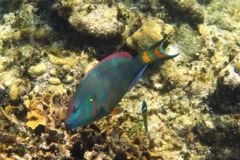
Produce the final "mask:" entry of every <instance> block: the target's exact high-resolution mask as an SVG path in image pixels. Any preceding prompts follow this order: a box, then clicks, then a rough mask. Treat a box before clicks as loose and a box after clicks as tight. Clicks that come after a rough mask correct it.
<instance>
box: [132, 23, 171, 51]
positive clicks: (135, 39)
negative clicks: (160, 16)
mask: <svg viewBox="0 0 240 160" xmlns="http://www.w3.org/2000/svg"><path fill="white" fill-rule="evenodd" d="M173 31H174V29H173V27H172V26H170V25H167V24H165V23H164V22H163V21H161V20H149V21H146V22H144V23H143V25H142V27H141V28H140V29H138V30H137V31H136V32H134V33H133V35H132V36H131V37H129V38H127V45H128V46H129V47H130V48H132V49H137V51H138V52H139V53H141V52H143V51H144V50H145V49H146V48H148V47H149V46H151V45H153V44H154V43H156V42H158V41H160V40H161V39H163V36H164V35H167V34H169V33H171V32H173Z"/></svg>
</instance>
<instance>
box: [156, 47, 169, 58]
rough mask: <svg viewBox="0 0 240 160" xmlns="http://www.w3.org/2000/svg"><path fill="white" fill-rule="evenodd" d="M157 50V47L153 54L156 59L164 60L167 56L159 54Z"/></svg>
mask: <svg viewBox="0 0 240 160" xmlns="http://www.w3.org/2000/svg"><path fill="white" fill-rule="evenodd" d="M158 48H159V46H157V47H156V48H155V49H154V54H155V55H156V56H157V57H158V58H166V57H167V56H164V55H163V54H162V53H161V52H159V50H158Z"/></svg>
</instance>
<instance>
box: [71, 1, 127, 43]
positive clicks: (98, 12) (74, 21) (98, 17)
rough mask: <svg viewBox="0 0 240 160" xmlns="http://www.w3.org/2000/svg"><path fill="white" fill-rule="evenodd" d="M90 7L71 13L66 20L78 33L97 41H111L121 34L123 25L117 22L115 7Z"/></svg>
mask: <svg viewBox="0 0 240 160" xmlns="http://www.w3.org/2000/svg"><path fill="white" fill-rule="evenodd" d="M90 7H91V5H90V6H89V7H84V8H85V10H81V11H75V12H72V13H71V16H70V17H69V19H68V20H69V23H70V24H71V25H72V26H73V27H74V28H75V29H76V30H77V31H78V32H79V33H81V34H82V35H86V36H91V37H94V38H98V39H111V38H113V37H116V36H119V35H120V34H121V32H122V30H123V27H124V25H123V23H122V22H120V21H119V20H118V17H117V15H118V10H117V8H116V7H114V6H112V7H108V6H107V5H105V4H103V5H94V6H93V8H90Z"/></svg>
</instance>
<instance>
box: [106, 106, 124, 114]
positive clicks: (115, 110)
mask: <svg viewBox="0 0 240 160" xmlns="http://www.w3.org/2000/svg"><path fill="white" fill-rule="evenodd" d="M122 112H124V109H123V108H121V107H115V108H114V109H113V110H112V112H111V113H110V114H109V116H115V115H118V114H120V113H122Z"/></svg>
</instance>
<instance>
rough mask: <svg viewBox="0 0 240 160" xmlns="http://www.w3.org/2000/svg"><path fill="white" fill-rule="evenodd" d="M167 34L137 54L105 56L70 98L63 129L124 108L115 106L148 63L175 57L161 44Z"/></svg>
mask: <svg viewBox="0 0 240 160" xmlns="http://www.w3.org/2000/svg"><path fill="white" fill-rule="evenodd" d="M165 39H166V37H165V38H164V39H163V40H161V41H159V42H157V43H156V44H154V45H153V46H151V47H149V48H148V49H147V50H146V51H144V52H143V53H141V54H139V55H138V56H136V57H132V56H131V55H130V54H129V53H127V52H119V53H115V54H112V55H109V56H107V57H106V58H104V59H103V60H102V61H100V62H99V63H98V64H97V65H95V66H94V67H93V68H92V69H91V70H90V71H89V72H88V73H87V74H86V75H85V77H84V78H83V80H82V81H81V82H80V84H79V85H78V87H77V90H76V92H75V94H74V95H73V97H72V98H71V100H70V103H69V106H68V110H67V113H66V118H65V120H64V122H65V125H66V128H67V129H72V128H75V127H78V126H85V125H88V124H90V123H92V122H94V121H96V120H99V119H101V118H103V117H104V116H108V115H116V114H119V113H120V112H122V111H123V109H120V108H115V107H116V106H117V104H118V103H119V102H120V101H121V99H122V98H123V96H124V95H125V94H126V93H127V92H128V91H129V90H130V89H131V88H132V87H133V86H135V85H136V83H137V82H138V80H139V79H140V77H141V76H142V74H143V72H144V71H145V69H146V68H147V66H148V65H149V64H152V63H154V62H156V61H165V60H168V59H171V58H174V57H176V56H177V55H178V54H175V55H168V54H167V53H165V51H164V50H163V48H162V46H163V43H164V41H165Z"/></svg>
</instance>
